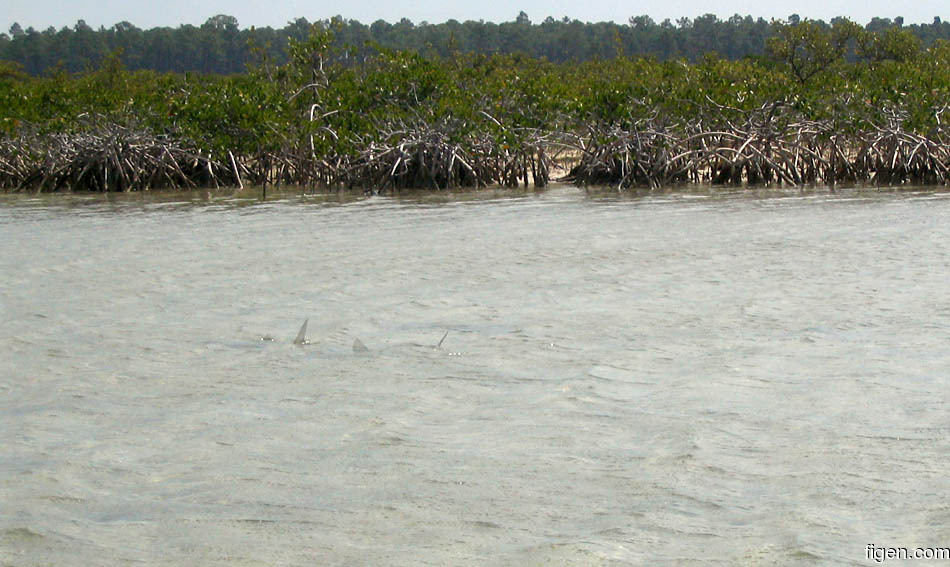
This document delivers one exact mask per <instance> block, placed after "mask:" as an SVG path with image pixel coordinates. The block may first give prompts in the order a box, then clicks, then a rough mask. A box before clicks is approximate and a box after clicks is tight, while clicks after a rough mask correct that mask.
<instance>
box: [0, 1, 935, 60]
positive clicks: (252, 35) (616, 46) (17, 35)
mask: <svg viewBox="0 0 950 567" xmlns="http://www.w3.org/2000/svg"><path fill="white" fill-rule="evenodd" d="M799 21H801V18H799V16H797V15H794V14H793V15H791V16H789V18H788V20H787V23H789V24H796V23H798V22H799ZM835 21H836V20H832V22H829V23H827V24H826V23H824V22H821V21H820V20H819V21H817V23H818V24H819V25H821V26H825V27H831V25H833V24H834V23H835ZM324 23H325V24H326V25H327V26H328V27H330V28H332V29H333V30H334V38H335V40H334V41H335V42H336V46H337V47H339V48H341V49H342V50H343V51H344V52H345V53H347V54H348V55H350V56H352V57H355V58H361V57H362V56H363V55H364V54H366V53H370V52H372V51H373V49H372V48H371V47H370V46H372V45H374V44H375V46H378V47H384V48H391V49H397V50H411V51H415V52H418V53H419V54H421V55H423V56H427V57H433V56H435V57H449V56H451V55H452V54H454V53H482V54H492V53H503V54H505V53H523V54H526V55H529V56H531V57H535V58H546V59H547V60H549V61H552V62H556V63H561V62H566V61H589V60H596V59H610V58H613V57H616V56H619V55H622V56H634V57H637V56H642V57H653V58H656V59H657V60H660V61H664V60H669V59H685V60H687V61H691V62H696V61H699V60H701V59H702V58H703V57H704V56H706V55H707V54H709V53H716V54H718V55H719V56H720V57H723V58H726V59H730V60H738V59H742V58H744V57H749V56H760V55H762V54H763V53H764V52H765V48H766V40H767V39H768V38H769V37H771V36H772V35H773V31H774V27H775V24H773V23H772V22H768V21H766V20H763V19H762V18H758V19H753V18H752V17H750V16H745V17H742V16H739V15H736V16H733V17H731V18H729V19H727V20H720V19H719V18H718V17H716V16H714V15H712V14H706V15H703V16H700V17H697V18H695V19H690V18H680V19H677V20H676V21H675V22H671V21H670V20H664V21H663V22H660V23H657V22H655V21H653V20H652V19H651V18H650V17H649V16H634V17H631V18H630V20H629V22H628V23H627V24H623V25H621V24H616V23H612V22H601V23H584V22H580V21H578V20H571V19H569V18H567V17H565V18H563V19H560V20H557V19H554V18H550V17H548V18H546V19H545V20H544V21H542V22H540V23H537V22H532V21H531V19H530V18H529V16H528V15H527V14H525V13H524V12H521V13H520V14H519V15H518V17H517V18H516V19H515V20H514V21H512V22H504V23H500V24H496V23H492V22H483V21H477V22H475V21H467V22H458V21H455V20H449V21H447V22H445V23H441V24H429V23H426V22H420V23H418V24H414V23H413V22H411V21H409V20H407V19H402V20H400V21H399V22H397V23H395V24H390V23H387V22H384V21H382V20H380V21H377V22H374V23H373V24H371V25H365V24H362V23H360V22H358V21H355V20H344V19H342V18H339V17H337V18H333V19H331V20H327V21H325V22H324ZM895 28H896V29H900V30H905V31H909V32H910V33H911V34H913V35H915V36H917V37H918V38H919V39H920V41H921V43H922V45H923V47H929V46H931V45H933V44H934V42H935V41H937V40H940V39H943V40H950V23H948V22H943V21H941V19H940V18H939V17H935V18H934V20H933V22H932V23H930V24H913V25H906V26H905V25H904V22H903V18H895V19H893V20H891V19H888V18H874V19H873V20H871V22H870V23H868V24H867V25H866V26H865V29H866V30H867V31H873V32H883V31H887V30H891V29H895ZM309 32H310V22H308V21H307V20H306V19H305V18H298V19H297V20H295V21H293V22H290V23H288V25H287V26H285V27H283V28H281V29H273V28H270V27H265V28H254V27H251V28H247V29H241V28H240V27H239V25H238V21H237V19H236V18H234V17H232V16H227V15H218V16H214V17H212V18H210V19H208V21H207V22H205V23H204V24H203V25H201V26H200V27H196V26H192V25H182V26H179V27H177V28H167V27H166V28H152V29H147V30H143V29H139V28H137V27H135V26H133V25H132V24H130V23H128V22H120V23H118V24H115V25H114V26H112V27H110V28H108V29H107V28H104V27H100V28H99V29H98V30H96V29H93V28H92V27H90V26H88V25H87V24H86V23H85V22H84V21H83V20H80V21H79V22H77V23H76V25H74V26H73V27H71V28H69V27H63V28H62V29H60V30H56V29H55V28H52V27H50V28H47V29H46V30H44V31H37V30H35V29H33V28H27V29H25V30H24V29H22V28H21V27H20V26H19V24H14V25H13V26H11V28H10V30H9V33H8V34H0V60H5V61H9V62H13V63H15V64H18V65H20V66H22V69H23V70H24V71H25V72H27V73H29V74H31V75H42V74H45V73H49V72H51V71H53V70H56V71H69V72H79V71H88V70H92V69H95V68H98V66H99V65H100V64H101V63H102V62H103V60H105V59H106V58H107V57H108V56H110V55H112V54H115V55H118V57H119V58H120V59H121V61H122V64H123V65H124V66H125V67H126V68H127V69H129V70H140V69H149V70H154V71H159V72H169V71H171V72H202V73H217V74H233V73H242V72H244V71H245V70H246V69H247V66H248V65H249V64H255V63H260V62H261V61H262V60H267V61H270V62H273V63H281V64H282V63H284V62H285V60H286V57H287V55H286V54H287V46H288V43H289V41H290V40H291V39H293V40H297V41H303V40H305V39H306V38H307V35H308V33H309Z"/></svg>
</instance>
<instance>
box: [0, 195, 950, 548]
mask: <svg viewBox="0 0 950 567" xmlns="http://www.w3.org/2000/svg"><path fill="white" fill-rule="evenodd" d="M245 197H246V196H243V195H237V196H218V197H209V196H206V197H205V198H201V197H200V196H197V197H194V198H193V199H194V200H189V199H192V197H190V196H185V197H182V196H181V195H174V194H172V195H168V194H165V195H159V196H147V195H133V196H124V197H118V198H117V197H112V198H106V197H99V196H96V197H66V196H59V197H45V198H30V197H6V198H4V199H3V200H2V202H0V275H2V278H0V318H2V321H3V333H2V334H0V350H2V352H4V356H3V358H2V359H0V447H2V449H0V564H2V565H16V566H21V565H126V564H147V565H182V564H189V565H486V564H491V565H519V566H520V565H607V564H609V565H626V564H630V565H657V564H684V565H685V564H690V565H692V564H695V563H703V564H710V565H760V564H761V565H771V564H784V565H789V564H802V565H814V564H870V563H871V562H870V561H869V560H868V559H867V555H866V547H867V545H868V544H875V545H877V546H906V547H911V548H913V547H918V546H919V547H937V546H947V545H948V544H950V511H948V510H950V509H948V507H947V505H946V497H947V494H948V492H950V490H948V489H950V474H948V473H950V459H948V457H950V442H948V434H950V411H948V410H950V408H948V405H947V403H946V401H945V399H946V395H945V394H946V392H947V390H948V386H950V383H948V372H947V369H948V368H950V295H948V293H947V287H946V284H947V275H948V272H950V195H948V194H947V193H941V192H939V191H936V190H927V189H923V188H922V189H920V190H917V191H908V190H905V191H900V192H897V191H877V190H863V191H859V190H853V191H844V192H839V193H835V194H831V193H829V192H827V191H816V192H809V193H805V194H801V193H797V192H785V193H783V192H773V193H768V194H761V193H758V194H756V193H752V192H705V193H703V192H699V193H688V192H685V193H670V194H654V195H647V196H641V197H629V196H617V195H615V194H610V193H604V194H589V193H586V192H584V191H581V190H577V189H573V188H569V187H556V188H554V189H552V190H550V191H547V192H543V193H537V194H534V193H529V194H524V193H489V192H482V193H472V194H467V195H466V194H463V195H455V196H433V197H431V198H427V197H416V198H403V199H390V198H381V197H374V198H369V199H353V200H346V199H321V198H317V197H307V196H299V195H290V194H285V195H283V196H278V197H277V200H275V201H271V202H268V203H264V204H261V203H259V202H256V201H255V200H253V199H252V198H245ZM305 318H309V320H310V322H309V330H308V338H309V339H310V341H311V343H312V344H309V345H306V346H302V347H301V346H296V345H293V344H292V341H293V339H294V337H295V336H296V333H297V330H298V328H299V327H300V325H301V323H302V322H303V320H304V319H305ZM446 331H448V333H449V334H448V336H447V337H446V338H445V341H444V343H443V344H442V347H441V348H435V346H436V345H437V344H438V342H439V340H440V339H441V338H442V336H443V335H444V333H445V332H446ZM264 337H272V338H274V339H275V340H274V341H267V340H261V339H262V338H264ZM356 339H359V340H360V341H362V342H363V343H365V345H366V346H367V347H368V348H369V352H367V353H357V352H354V350H353V348H352V345H353V342H354V341H355V340H356Z"/></svg>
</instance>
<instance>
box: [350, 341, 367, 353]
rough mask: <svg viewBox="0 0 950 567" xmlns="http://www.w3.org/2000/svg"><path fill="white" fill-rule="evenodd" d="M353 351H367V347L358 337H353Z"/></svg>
mask: <svg viewBox="0 0 950 567" xmlns="http://www.w3.org/2000/svg"><path fill="white" fill-rule="evenodd" d="M353 352H369V348H367V346H366V345H364V344H363V341H361V340H359V339H353Z"/></svg>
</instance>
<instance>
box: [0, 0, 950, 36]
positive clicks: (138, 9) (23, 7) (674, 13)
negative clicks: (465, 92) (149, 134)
mask: <svg viewBox="0 0 950 567" xmlns="http://www.w3.org/2000/svg"><path fill="white" fill-rule="evenodd" d="M2 3H3V6H2V7H0V32H6V31H8V30H9V29H10V26H11V25H12V24H13V23H14V22H17V23H19V24H20V25H21V26H22V28H23V29H27V28H28V27H30V26H32V27H33V28H35V29H37V30H39V31H42V30H45V29H46V28H48V27H50V26H53V27H55V28H57V29H59V28H61V27H63V26H69V27H72V26H73V25H75V23H76V22H77V21H78V20H80V19H82V20H85V22H86V23H87V24H89V25H90V26H92V27H93V28H96V29H98V28H99V27H100V26H104V27H107V28H108V27H111V26H112V25H113V24H116V23H118V22H121V21H127V22H130V23H132V24H133V25H135V26H137V27H139V28H143V29H146V28H152V27H161V26H171V27H177V26H179V25H181V24H192V25H201V24H202V23H204V22H205V21H206V20H207V19H208V18H210V17H212V16H215V15H217V14H227V15H229V16H234V17H236V18H237V20H238V24H239V26H240V27H241V28H249V27H251V26H257V27H264V26H271V27H275V28H279V27H283V26H285V25H286V24H287V22H289V21H291V20H293V19H296V18H299V17H304V18H307V19H308V20H310V21H315V20H322V19H326V18H330V17H332V16H336V15H340V16H343V17H344V18H346V19H354V20H359V21H360V22H363V23H365V24H371V23H373V22H374V21H376V20H386V21H388V22H396V21H399V19H401V18H409V19H410V20H412V21H413V22H414V23H416V24H418V23H420V22H423V21H426V22H429V23H432V24H436V23H441V22H444V21H446V20H449V19H455V20H458V21H465V20H485V21H492V22H507V21H513V20H514V19H515V17H516V16H517V15H518V12H519V11H522V10H523V11H524V12H525V13H527V14H528V16H529V17H530V19H531V21H533V22H535V23H538V22H541V21H542V20H544V19H545V18H546V17H548V16H552V17H554V18H555V19H560V18H562V17H564V16H568V17H570V18H571V19H577V20H581V21H584V22H600V21H614V22H617V23H626V22H627V20H628V19H629V18H630V16H638V15H644V14H645V15H647V16H650V17H651V18H653V19H654V20H655V21H656V22H658V23H659V22H662V21H663V20H664V19H666V18H669V19H670V20H672V21H674V22H675V21H676V20H677V19H678V18H682V17H684V16H685V17H689V18H695V17H696V16H701V15H703V14H707V13H712V14H715V15H716V16H719V17H720V18H722V19H726V18H729V17H730V16H732V15H734V14H739V15H742V16H746V15H750V16H752V17H756V18H757V17H762V18H765V19H767V20H768V19H772V18H778V19H784V18H787V17H788V16H789V15H791V14H798V15H799V16H801V17H802V18H810V19H821V20H825V21H830V20H831V19H832V18H834V17H837V16H844V17H847V18H850V19H852V20H854V21H856V22H858V23H860V24H865V23H867V22H868V21H870V19H871V18H872V17H882V18H891V19H893V18H896V17H898V16H900V17H903V18H904V22H905V23H908V24H911V23H930V22H932V21H933V19H934V16H939V17H940V18H941V19H943V20H950V0H858V1H855V0H795V1H793V2H790V1H788V0H715V1H714V2H709V1H708V0H634V1H633V2H630V1H626V2H625V1H621V0H586V1H578V0H517V1H516V2H512V1H510V0H509V1H504V2H499V1H489V2H485V3H481V2H473V1H471V0H440V1H434V2H420V1H418V0H415V1H407V0H349V1H347V2H338V1H331V0H307V1H303V0H270V1H264V2H262V1H260V0H197V1H196V0H164V1H156V2H152V1H150V2H145V1H141V0H71V1H55V0H3V2H2Z"/></svg>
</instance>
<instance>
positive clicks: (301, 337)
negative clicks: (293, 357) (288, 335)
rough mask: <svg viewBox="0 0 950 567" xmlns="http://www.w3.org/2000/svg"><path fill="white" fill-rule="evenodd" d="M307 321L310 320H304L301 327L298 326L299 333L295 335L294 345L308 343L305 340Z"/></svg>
mask: <svg viewBox="0 0 950 567" xmlns="http://www.w3.org/2000/svg"><path fill="white" fill-rule="evenodd" d="M308 321H310V319H304V321H303V325H301V326H300V331H299V332H298V333H297V338H296V339H294V344H295V345H305V344H308V343H309V342H310V341H308V340H307V322H308Z"/></svg>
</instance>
